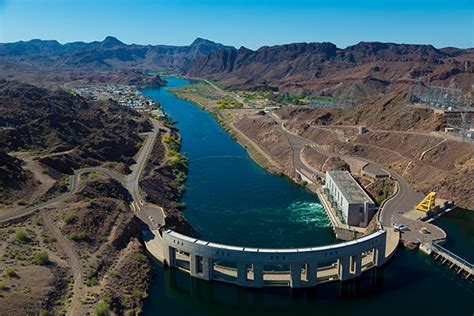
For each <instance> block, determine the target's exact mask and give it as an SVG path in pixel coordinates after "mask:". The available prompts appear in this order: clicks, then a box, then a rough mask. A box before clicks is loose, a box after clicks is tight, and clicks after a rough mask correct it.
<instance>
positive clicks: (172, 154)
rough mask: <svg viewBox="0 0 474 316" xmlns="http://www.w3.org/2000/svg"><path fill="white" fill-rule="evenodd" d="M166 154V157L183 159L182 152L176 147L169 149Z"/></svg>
mask: <svg viewBox="0 0 474 316" xmlns="http://www.w3.org/2000/svg"><path fill="white" fill-rule="evenodd" d="M165 155H166V157H170V158H176V159H181V154H180V153H179V152H178V151H176V150H175V149H167V150H166V152H165Z"/></svg>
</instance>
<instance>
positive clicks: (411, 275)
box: [142, 77, 474, 315]
mask: <svg viewBox="0 0 474 316" xmlns="http://www.w3.org/2000/svg"><path fill="white" fill-rule="evenodd" d="M166 80H167V81H168V85H167V86H165V87H161V88H147V89H143V90H142V92H143V93H144V94H145V95H146V96H149V97H151V98H152V99H153V100H155V101H157V102H159V103H160V104H161V105H162V107H163V110H164V111H165V112H166V113H167V114H168V115H169V116H170V117H171V118H172V119H173V121H175V122H176V126H177V128H178V129H179V132H180V134H181V137H182V152H183V153H185V154H187V156H188V158H189V173H188V180H187V181H186V193H185V194H184V196H183V198H182V202H184V203H185V204H186V209H185V216H186V218H187V220H188V221H189V222H190V223H191V225H192V226H193V227H194V228H195V229H196V231H197V232H198V234H199V237H200V238H201V239H204V240H209V241H213V242H217V243H224V244H230V245H237V246H249V247H267V248H284V247H306V246H318V245H324V244H329V243H334V242H336V240H335V239H334V235H333V233H332V230H331V228H330V226H329V223H328V220H327V219H326V216H325V214H324V210H323V209H322V206H321V205H320V203H319V200H318V199H317V197H316V196H315V195H314V194H313V193H311V192H309V191H307V190H306V189H304V188H303V187H300V186H297V185H295V184H294V183H292V182H291V181H289V180H288V179H286V178H284V177H280V176H275V175H271V174H269V173H268V172H266V171H265V170H263V169H262V168H260V167H259V166H258V165H256V164H255V163H254V162H253V161H252V160H251V159H250V158H249V156H248V155H247V153H246V152H245V150H244V149H243V148H242V147H241V146H240V145H239V144H237V143H236V142H235V141H234V140H233V139H232V138H230V137H229V135H228V134H227V133H226V132H225V131H224V130H223V129H221V128H220V126H219V125H218V124H217V123H216V122H215V121H214V119H213V118H212V117H211V116H210V115H209V114H208V113H206V112H205V111H203V110H201V109H199V108H198V107H197V106H196V105H194V104H193V103H190V102H187V101H184V100H181V99H178V98H176V97H175V96H174V95H172V94H171V93H169V92H168V91H167V88H174V87H180V86H183V85H186V84H188V83H189V82H188V81H187V80H184V79H180V78H173V77H167V78H166ZM454 213H455V212H454ZM454 213H453V214H454ZM471 215H472V214H467V216H470V218H471V222H472V220H474V216H471ZM443 220H444V219H443ZM441 226H442V225H441ZM448 226H449V225H448ZM451 226H453V225H451ZM451 229H454V230H456V228H454V227H451ZM469 232H470V234H472V230H470V231H469ZM448 235H449V231H448ZM466 236H467V235H465V234H464V233H462V232H459V233H458V234H457V238H460V241H459V242H458V246H459V244H463V243H464V244H465V246H470V247H474V242H473V240H472V235H471V239H470V240H469V238H467V237H466ZM459 254H461V255H462V253H459ZM473 293H474V290H473V288H472V286H471V285H470V284H469V283H468V282H466V281H463V280H462V279H461V278H459V277H458V276H456V275H453V274H452V273H451V271H449V270H447V269H446V268H445V267H443V266H441V265H439V264H438V263H437V262H434V261H433V260H432V259H430V258H428V257H426V256H424V255H423V254H421V253H420V252H416V251H407V250H404V249H399V251H398V253H397V254H396V256H395V257H394V258H393V260H392V261H391V262H389V263H388V264H387V265H386V266H385V267H384V268H382V269H378V270H373V272H369V273H366V274H363V275H362V277H361V278H359V279H357V280H354V281H350V282H346V283H342V284H341V283H339V282H334V283H329V284H322V285H319V286H317V287H316V288H315V289H306V290H301V289H300V290H293V291H292V290H290V289H286V288H285V289H276V288H266V289H263V290H252V289H245V288H239V287H237V286H234V285H229V284H223V283H219V282H205V281H202V280H197V279H194V278H191V277H190V276H189V275H187V274H185V273H183V272H181V271H178V270H176V269H163V267H162V266H161V265H160V264H159V263H156V264H155V276H154V279H153V283H152V286H151V289H150V292H149V297H148V299H147V301H146V303H145V306H144V314H145V315H160V314H161V315H164V314H170V315H223V314H226V315H242V314H247V315H300V314H301V315H302V314H303V313H304V314H307V315H316V314H318V315H326V314H334V315H345V314H351V315H372V314H380V315H399V314H400V313H406V314H407V315H408V314H410V315H411V314H414V313H424V312H427V311H429V312H430V314H431V315H445V314H447V313H452V312H453V311H455V314H459V315H463V314H465V315H472V312H473V311H474V309H473V307H472V306H473V304H471V303H472V302H471V300H472V299H473V298H474V294H473Z"/></svg>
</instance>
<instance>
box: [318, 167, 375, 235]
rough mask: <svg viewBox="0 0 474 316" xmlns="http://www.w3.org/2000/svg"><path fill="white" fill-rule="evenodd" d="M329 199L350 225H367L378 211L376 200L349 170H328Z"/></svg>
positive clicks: (326, 184) (326, 185) (326, 186)
mask: <svg viewBox="0 0 474 316" xmlns="http://www.w3.org/2000/svg"><path fill="white" fill-rule="evenodd" d="M325 188H326V189H327V191H326V192H327V193H328V197H329V200H330V201H331V202H332V204H333V207H335V208H336V209H337V210H336V212H339V213H340V215H341V216H342V218H343V219H344V221H345V223H346V224H348V225H350V226H358V227H367V226H368V225H369V222H370V220H371V219H372V217H373V216H374V214H375V213H376V211H377V207H376V205H375V203H374V201H373V200H372V199H371V198H370V197H369V196H368V194H367V193H366V192H365V191H364V189H363V188H362V187H361V186H360V185H359V183H358V182H357V181H356V180H355V179H354V178H353V177H352V175H351V174H350V173H349V172H348V171H327V172H326V183H325Z"/></svg>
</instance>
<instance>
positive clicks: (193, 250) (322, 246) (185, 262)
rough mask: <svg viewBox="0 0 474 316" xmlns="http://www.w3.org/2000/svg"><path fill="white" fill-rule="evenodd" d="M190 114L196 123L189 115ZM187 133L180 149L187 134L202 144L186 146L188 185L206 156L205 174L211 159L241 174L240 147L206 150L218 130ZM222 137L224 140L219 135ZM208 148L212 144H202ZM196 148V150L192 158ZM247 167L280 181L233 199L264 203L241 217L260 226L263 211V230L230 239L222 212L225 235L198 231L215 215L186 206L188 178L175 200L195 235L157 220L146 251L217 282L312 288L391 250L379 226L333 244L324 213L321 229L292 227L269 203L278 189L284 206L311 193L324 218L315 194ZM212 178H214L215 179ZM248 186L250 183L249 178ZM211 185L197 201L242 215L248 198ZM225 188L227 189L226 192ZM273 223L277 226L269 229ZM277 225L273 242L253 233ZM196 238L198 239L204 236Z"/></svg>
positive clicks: (378, 260) (351, 273)
mask: <svg viewBox="0 0 474 316" xmlns="http://www.w3.org/2000/svg"><path fill="white" fill-rule="evenodd" d="M145 94H146V92H145ZM175 106H176V107H178V106H180V105H179V103H178V104H175ZM192 119H193V120H196V118H195V117H193V118H192ZM181 120H189V117H182V118H178V122H180V121H181ZM194 132H195V133H193V135H189V134H186V130H183V131H182V133H183V135H182V138H183V152H185V153H187V147H186V141H187V139H188V138H191V140H194V142H193V143H192V144H189V145H190V146H197V145H199V143H201V145H202V146H200V148H199V151H195V150H192V148H191V150H189V155H190V156H189V160H190V168H189V170H190V172H189V174H190V176H189V182H191V181H193V180H197V181H199V182H200V186H199V187H202V184H203V182H204V183H205V182H206V181H210V180H207V179H206V175H205V174H202V175H201V174H199V175H198V176H195V173H196V172H202V170H203V168H202V163H203V162H206V161H207V160H210V161H211V163H212V168H211V169H210V170H209V171H208V172H209V173H211V172H213V171H215V169H217V168H219V166H218V164H222V166H221V167H220V168H222V170H223V171H221V172H225V173H231V172H232V170H236V172H237V173H240V175H242V174H245V172H246V169H247V168H248V166H246V165H243V164H242V165H241V164H239V163H242V161H243V160H244V161H245V159H249V158H248V157H247V156H246V153H245V152H243V148H241V147H240V146H238V145H237V144H236V143H235V142H233V141H232V145H237V146H236V147H232V148H231V149H230V150H229V149H227V151H224V152H222V149H220V148H217V149H215V151H214V148H216V147H217V145H218V144H216V142H218V140H217V139H216V135H215V134H216V133H220V132H223V131H222V130H221V129H220V128H219V129H218V130H216V131H214V133H213V134H210V133H209V134H208V133H206V131H205V125H204V124H200V125H199V129H196V130H194ZM196 133H199V134H198V136H200V137H198V139H196ZM217 135H219V134H217ZM225 136H226V137H228V136H227V135H225ZM211 137H214V139H211ZM206 146H207V147H206ZM210 146H212V147H211V148H210V149H209V147H210ZM224 149H225V147H224ZM196 152H197V153H198V154H197V155H196ZM195 155H196V156H195ZM242 157H244V159H242ZM226 162H230V163H231V164H230V165H229V164H226ZM193 164H194V165H193ZM252 164H253V162H252ZM251 167H252V169H251V171H252V172H253V173H255V171H258V172H257V173H256V174H257V177H256V178H257V179H259V178H258V177H263V178H264V179H266V177H269V178H268V179H269V180H271V181H273V182H277V183H278V182H280V183H281V184H282V186H281V188H280V190H281V191H280V192H278V191H274V190H272V188H271V187H270V189H271V190H270V191H267V192H266V193H265V194H262V193H259V192H258V191H257V195H256V196H255V194H254V192H252V191H255V189H254V190H252V191H250V192H249V191H248V190H246V191H245V192H243V193H244V194H242V196H241V197H239V201H245V199H247V200H250V201H253V202H254V203H255V204H257V205H259V204H260V205H263V206H265V204H268V205H269V206H270V208H269V209H268V210H267V212H265V213H263V214H262V213H261V212H260V210H255V211H254V212H253V213H252V214H248V215H249V216H248V217H246V218H244V219H245V220H247V221H248V222H250V223H252V222H254V221H261V222H262V223H265V220H266V219H265V218H263V216H265V217H267V219H268V218H272V219H273V220H274V221H275V224H273V225H269V226H268V227H265V226H263V225H260V227H259V228H258V229H249V228H250V227H249V225H248V224H246V223H243V224H246V225H247V227H246V228H245V229H246V230H245V231H247V233H246V234H244V233H242V232H243V230H238V231H237V233H238V234H237V235H236V236H235V237H236V238H232V239H227V238H226V236H229V235H231V236H232V235H233V231H232V228H233V226H235V220H233V221H230V220H231V219H232V218H229V217H228V218H227V219H223V220H226V221H227V223H228V224H226V225H219V226H218V227H223V228H228V227H229V228H230V229H229V231H230V233H229V231H227V232H222V233H221V235H215V234H212V233H210V232H213V231H215V230H216V227H212V228H208V229H201V230H199V224H200V223H202V224H203V225H205V224H206V223H207V222H212V221H213V220H215V218H214V216H212V215H214V214H209V210H206V212H207V216H206V217H205V216H204V214H202V212H203V211H204V210H202V209H196V210H195V209H193V206H194V205H195V203H196V202H195V200H189V198H190V197H192V196H193V193H194V192H193V191H194V190H197V188H196V187H194V186H193V184H192V183H188V184H190V188H189V189H188V190H189V193H186V194H185V196H184V198H183V200H184V202H185V203H186V204H187V206H188V207H187V209H186V210H185V214H186V217H187V218H188V219H189V221H190V223H191V224H192V225H193V226H196V224H198V225H197V226H198V233H199V235H200V236H202V237H203V238H202V239H198V238H193V237H189V236H185V235H182V234H179V233H178V232H175V231H172V230H170V229H168V228H166V226H161V225H160V227H155V228H156V229H155V230H153V229H152V234H153V235H154V238H148V240H147V242H146V245H147V248H148V250H149V252H150V253H151V254H152V255H153V256H154V257H155V258H157V259H158V260H159V261H161V262H162V263H164V264H165V265H167V266H170V267H174V268H178V269H180V270H182V271H184V272H187V273H188V274H189V275H191V276H192V277H196V278H199V279H203V280H207V281H211V280H214V281H222V282H227V283H234V284H236V285H239V286H244V287H254V288H259V287H266V286H270V287H275V286H277V287H285V286H287V287H292V288H299V287H313V286H316V285H317V284H320V283H325V282H330V281H346V280H349V279H353V278H356V277H358V276H360V275H361V273H363V272H365V271H368V270H371V269H372V268H375V267H380V266H381V265H383V264H384V263H385V262H386V260H387V259H388V258H389V257H390V256H391V254H392V253H393V252H394V251H395V249H396V247H393V246H390V247H387V246H386V243H387V240H392V239H389V238H388V235H391V234H387V233H386V232H385V231H384V230H383V229H381V227H380V228H379V229H378V230H376V231H374V232H372V233H371V234H368V235H367V236H364V237H362V238H358V239H355V240H352V241H348V242H344V243H341V242H339V241H337V242H336V240H335V239H334V237H332V238H327V235H328V234H332V233H331V232H330V231H328V226H329V225H328V224H327V223H328V219H327V218H324V219H323V220H324V222H325V223H326V225H325V226H323V227H319V226H315V225H312V223H313V221H311V219H309V220H308V221H307V222H305V223H299V225H298V227H296V226H295V227H292V225H291V224H292V222H293V221H294V219H293V220H292V219H291V218H287V214H285V213H283V212H291V210H290V209H288V208H287V209H286V210H283V211H281V210H280V206H279V205H278V204H272V202H271V201H272V200H273V201H274V200H275V199H277V196H278V195H283V194H285V192H284V191H290V192H291V191H292V190H293V192H295V194H294V195H293V196H289V197H288V199H286V200H281V201H278V200H277V203H279V204H282V203H289V204H290V206H291V205H294V204H295V203H294V202H295V201H294V200H293V199H296V200H297V202H298V200H299V199H301V198H302V197H304V198H305V199H308V198H311V199H314V201H315V202H314V204H316V203H317V205H318V206H319V208H318V209H317V210H318V211H319V212H317V213H315V217H316V218H318V217H321V216H322V217H325V213H324V210H322V206H321V204H320V202H319V201H318V197H317V195H316V194H314V193H312V192H309V191H306V190H305V189H304V188H302V187H297V186H294V185H293V184H291V183H289V182H288V180H286V179H285V178H282V177H275V176H273V175H269V174H267V173H266V172H265V171H264V173H263V174H262V173H261V171H260V170H261V169H260V168H259V167H258V166H253V165H252V166H251ZM226 169H227V170H226ZM204 170H205V169H204ZM231 174H232V173H231ZM217 179H219V178H218V177H217ZM222 181H224V183H226V184H227V183H228V182H225V180H222ZM235 181H237V182H238V183H237V184H238V185H240V186H243V187H245V186H246V185H247V184H246V181H255V180H253V178H252V177H250V176H249V177H248V178H246V177H244V178H242V177H237V176H236V177H235V178H233V179H230V182H235ZM266 181H268V180H266ZM267 183H268V186H270V185H271V184H270V182H265V183H264V184H267ZM232 184H233V183H229V185H232ZM252 185H255V184H253V183H252ZM224 187H226V188H227V190H228V186H225V185H224ZM208 189H209V188H208ZM219 189H220V188H218V187H217V188H216V187H213V188H212V190H208V191H207V192H205V193H204V194H205V195H204V194H203V193H201V194H200V196H199V197H198V198H199V199H200V200H202V199H203V198H204V199H208V198H211V199H213V202H214V204H216V205H221V204H220V203H221V201H222V200H227V201H228V202H230V203H231V204H227V205H221V206H220V207H221V208H220V209H217V211H218V212H221V213H225V212H226V210H227V208H228V207H229V206H232V205H234V204H237V207H238V209H237V211H238V212H239V213H234V214H231V215H232V216H233V217H234V218H239V217H240V216H241V215H243V214H245V213H243V214H242V213H241V212H242V210H245V209H246V208H248V207H250V208H252V206H249V205H248V203H246V204H242V205H238V203H239V202H237V198H236V196H234V197H231V198H230V199H229V198H228V197H227V196H226V195H225V192H224V191H222V194H221V195H219V196H216V197H215V198H213V193H214V192H215V191H217V190H219ZM259 189H260V188H259ZM265 189H268V188H263V189H260V190H262V191H263V190H265ZM283 190H284V191H283ZM230 191H231V192H232V191H233V190H230ZM276 192H278V194H276ZM302 194H303V195H302ZM262 198H263V199H262ZM187 199H188V200H187ZM257 199H258V201H257ZM189 202H191V203H189ZM314 204H313V205H314ZM272 205H274V207H275V208H272ZM306 205H307V206H306V207H308V208H311V207H313V206H312V205H311V204H306ZM193 211H195V212H200V213H201V214H196V213H194V214H193ZM196 215H200V216H199V218H198V220H196V219H194V218H193V216H196ZM221 215H222V214H215V217H217V218H219V216H221ZM241 220H242V219H241ZM159 222H160V223H164V222H165V220H164V219H160V220H159ZM257 224H260V223H257ZM276 225H278V226H277V227H275V226H276ZM285 226H288V227H286V229H285V230H283V234H281V236H275V238H272V239H273V243H268V242H267V240H268V239H270V238H268V237H267V236H261V235H260V234H262V235H263V234H267V235H268V236H272V235H273V234H274V232H273V231H274V230H275V228H276V229H277V231H278V230H279V229H282V228H285ZM302 229H303V230H309V231H310V234H306V235H304V236H303V235H299V234H298V231H300V230H302ZM312 234H314V235H312ZM316 234H318V235H319V236H318V235H316ZM315 235H316V236H317V237H320V236H322V235H326V236H325V237H326V238H314V237H313V236H315ZM245 236H250V237H252V239H253V240H252V242H250V240H246V239H245ZM260 236H261V237H260ZM295 237H297V238H298V239H296V238H295ZM204 238H205V239H206V240H204ZM397 241H398V239H397Z"/></svg>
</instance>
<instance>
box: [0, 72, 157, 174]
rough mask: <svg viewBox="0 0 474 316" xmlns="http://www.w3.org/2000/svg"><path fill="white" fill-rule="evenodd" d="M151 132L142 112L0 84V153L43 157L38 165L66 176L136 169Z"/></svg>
mask: <svg viewBox="0 0 474 316" xmlns="http://www.w3.org/2000/svg"><path fill="white" fill-rule="evenodd" d="M149 129H150V125H149V123H147V121H146V119H145V118H144V117H142V116H141V115H140V114H139V113H138V112H136V111H134V110H132V109H130V108H127V107H124V106H121V105H119V104H118V103H116V102H113V101H91V100H89V99H85V98H82V97H80V96H77V95H72V94H69V93H67V92H65V91H49V90H46V89H42V88H38V87H35V86H32V85H29V84H24V83H19V82H15V81H5V80H0V148H1V149H0V151H3V152H19V151H22V152H24V151H32V152H41V155H40V156H39V157H38V160H39V161H40V162H42V163H43V164H45V165H48V166H50V167H51V168H53V169H56V170H57V171H59V172H62V173H70V172H72V169H77V168H78V167H80V166H93V165H100V164H102V163H103V162H110V161H112V162H114V163H116V164H117V165H121V166H123V167H125V166H126V165H129V164H132V163H133V162H134V161H133V156H134V155H135V154H136V152H137V151H138V148H139V144H140V143H141V141H142V138H141V137H140V133H141V132H143V131H146V130H149ZM12 163H13V162H12Z"/></svg>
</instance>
